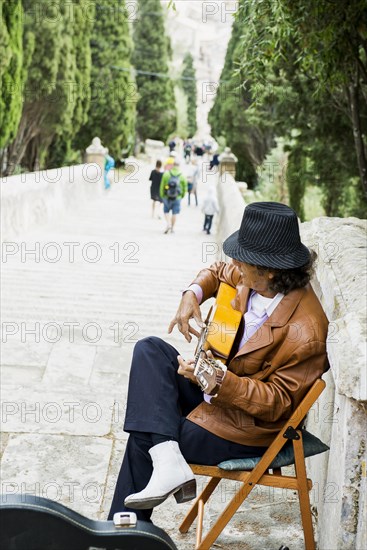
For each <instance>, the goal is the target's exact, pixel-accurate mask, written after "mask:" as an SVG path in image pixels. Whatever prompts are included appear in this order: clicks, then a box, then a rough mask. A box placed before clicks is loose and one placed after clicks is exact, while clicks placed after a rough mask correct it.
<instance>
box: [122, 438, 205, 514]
mask: <svg viewBox="0 0 367 550" xmlns="http://www.w3.org/2000/svg"><path fill="white" fill-rule="evenodd" d="M149 454H150V456H151V457H152V461H153V473H152V477H151V478H150V480H149V483H148V485H147V486H146V487H145V489H143V490H142V491H140V492H139V493H135V494H133V495H129V496H128V497H126V498H125V503H124V504H125V506H127V507H128V508H137V509H140V510H143V509H147V508H154V507H155V506H158V505H159V504H161V503H162V502H164V501H165V500H166V498H167V497H169V496H170V495H174V497H175V499H176V501H177V502H178V503H180V502H186V501H187V500H191V499H193V498H195V497H196V480H195V478H194V475H193V473H192V470H191V468H190V466H189V465H188V464H187V462H186V460H185V459H184V457H183V456H182V454H181V451H180V448H179V446H178V443H177V441H164V442H163V443H159V444H158V445H154V447H152V448H151V449H149Z"/></svg>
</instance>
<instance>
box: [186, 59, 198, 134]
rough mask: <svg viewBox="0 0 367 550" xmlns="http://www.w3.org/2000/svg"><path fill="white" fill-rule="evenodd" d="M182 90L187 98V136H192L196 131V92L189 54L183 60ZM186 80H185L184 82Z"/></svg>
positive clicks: (193, 69) (193, 71) (192, 61)
mask: <svg viewBox="0 0 367 550" xmlns="http://www.w3.org/2000/svg"><path fill="white" fill-rule="evenodd" d="M182 78H183V80H182V88H183V90H184V92H185V94H186V97H187V121H188V124H187V129H188V133H189V136H193V135H194V134H195V133H196V130H197V122H196V108H197V90H196V73H195V68H194V59H193V57H192V55H191V53H189V52H188V53H187V54H186V55H185V57H184V60H183V71H182ZM185 79H187V80H185Z"/></svg>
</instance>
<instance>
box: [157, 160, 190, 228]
mask: <svg viewBox="0 0 367 550" xmlns="http://www.w3.org/2000/svg"><path fill="white" fill-rule="evenodd" d="M186 191H187V180H186V178H185V176H184V175H183V174H182V173H181V171H180V161H179V160H178V158H177V157H176V158H175V160H174V165H173V168H172V169H171V170H168V171H166V172H165V173H164V174H163V177H162V181H161V185H160V189H159V194H160V196H161V198H162V200H163V212H164V216H165V218H166V222H167V227H166V230H165V232H164V233H165V234H167V233H173V228H174V226H175V223H176V217H177V214H179V213H180V210H181V199H182V198H183V197H184V196H185V194H186ZM170 213H171V215H170Z"/></svg>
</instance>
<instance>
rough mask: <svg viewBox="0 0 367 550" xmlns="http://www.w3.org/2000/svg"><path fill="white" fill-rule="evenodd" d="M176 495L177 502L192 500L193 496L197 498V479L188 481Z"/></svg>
mask: <svg viewBox="0 0 367 550" xmlns="http://www.w3.org/2000/svg"><path fill="white" fill-rule="evenodd" d="M174 497H175V499H176V502H177V504H181V503H182V502H187V501H188V500H192V499H193V498H196V479H192V480H191V481H186V483H185V484H184V485H183V486H182V487H181V489H179V490H178V491H177V492H176V493H175V494H174Z"/></svg>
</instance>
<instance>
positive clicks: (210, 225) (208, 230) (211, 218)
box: [204, 214, 214, 233]
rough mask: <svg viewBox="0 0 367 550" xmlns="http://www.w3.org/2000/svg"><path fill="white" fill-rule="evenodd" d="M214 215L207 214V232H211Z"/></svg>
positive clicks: (205, 226)
mask: <svg viewBox="0 0 367 550" xmlns="http://www.w3.org/2000/svg"><path fill="white" fill-rule="evenodd" d="M213 218H214V215H213V216H209V214H205V220H204V231H205V230H206V232H207V233H210V230H211V227H212V222H213Z"/></svg>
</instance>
